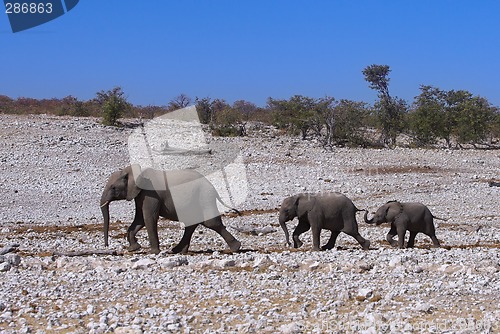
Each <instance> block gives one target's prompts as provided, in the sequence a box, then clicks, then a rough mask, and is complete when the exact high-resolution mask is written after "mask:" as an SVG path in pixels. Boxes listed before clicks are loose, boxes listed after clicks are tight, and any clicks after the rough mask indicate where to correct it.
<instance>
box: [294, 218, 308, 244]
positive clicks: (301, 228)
mask: <svg viewBox="0 0 500 334" xmlns="http://www.w3.org/2000/svg"><path fill="white" fill-rule="evenodd" d="M310 227H311V225H309V222H308V220H307V219H304V218H302V219H299V224H298V225H297V227H296V228H295V230H294V231H293V234H292V238H293V248H299V247H300V246H302V245H303V242H302V241H301V240H300V239H299V236H300V235H301V234H302V233H304V232H307V231H309V228H310Z"/></svg>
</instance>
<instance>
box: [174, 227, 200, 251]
mask: <svg viewBox="0 0 500 334" xmlns="http://www.w3.org/2000/svg"><path fill="white" fill-rule="evenodd" d="M198 225H199V224H195V225H189V226H186V228H185V229H184V234H183V235H182V238H181V241H179V243H178V244H177V246H175V247H174V248H172V253H175V254H177V253H181V254H186V253H187V252H188V249H189V245H190V244H191V237H192V236H193V233H194V230H196V228H197V227H198Z"/></svg>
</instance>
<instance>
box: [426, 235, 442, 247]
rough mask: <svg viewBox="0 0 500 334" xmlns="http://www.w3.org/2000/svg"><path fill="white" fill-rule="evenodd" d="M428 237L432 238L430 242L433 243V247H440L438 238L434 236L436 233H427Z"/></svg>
mask: <svg viewBox="0 0 500 334" xmlns="http://www.w3.org/2000/svg"><path fill="white" fill-rule="evenodd" d="M429 237H430V238H431V240H432V243H433V244H434V245H433V247H436V248H438V247H441V244H440V243H439V240H438V238H436V235H435V234H429Z"/></svg>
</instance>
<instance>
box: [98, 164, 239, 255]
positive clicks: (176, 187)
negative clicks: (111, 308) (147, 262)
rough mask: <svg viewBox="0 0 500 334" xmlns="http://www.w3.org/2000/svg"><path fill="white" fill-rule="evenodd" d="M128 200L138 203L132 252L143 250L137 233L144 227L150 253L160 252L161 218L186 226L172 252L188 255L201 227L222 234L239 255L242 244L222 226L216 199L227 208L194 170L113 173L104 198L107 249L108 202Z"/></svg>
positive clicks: (137, 168) (135, 167)
mask: <svg viewBox="0 0 500 334" xmlns="http://www.w3.org/2000/svg"><path fill="white" fill-rule="evenodd" d="M125 199H126V200H127V201H131V200H132V199H134V200H135V217H134V221H133V222H132V224H131V225H130V227H129V228H128V230H127V240H128V242H129V247H128V250H129V251H134V250H137V249H139V248H140V247H141V246H140V245H139V243H138V242H137V238H136V234H137V232H139V230H140V229H142V228H143V227H144V226H145V227H146V230H147V232H148V238H149V243H150V246H151V248H150V252H151V253H154V254H158V253H159V252H160V245H159V240H158V219H159V216H162V217H165V218H167V219H170V220H173V221H181V222H183V223H184V224H185V229H184V234H183V236H182V238H181V240H180V242H179V243H178V244H177V245H176V246H175V247H173V249H172V252H173V253H187V251H188V249H189V245H190V242H191V237H192V235H193V233H194V231H195V229H196V227H197V226H198V225H200V224H202V225H204V226H206V227H208V228H210V229H212V230H214V231H216V232H217V233H218V234H220V235H221V236H222V238H224V240H225V241H226V243H227V244H228V245H229V248H230V249H231V251H233V252H236V251H238V250H239V249H240V247H241V243H240V242H239V241H238V240H236V239H235V238H234V237H233V235H231V234H230V233H229V232H228V231H227V229H226V227H225V226H224V225H223V223H222V219H221V215H220V212H219V210H218V208H217V200H218V201H219V202H221V203H222V204H223V205H225V206H227V205H226V204H225V203H224V202H223V201H222V200H221V198H220V196H219V194H218V193H217V190H216V189H215V188H214V186H213V185H212V184H211V183H210V181H208V180H207V179H206V178H205V177H204V176H203V175H202V174H200V173H198V172H197V171H195V170H191V169H185V170H173V171H160V170H154V169H150V168H147V169H144V170H141V168H140V166H138V165H133V166H128V167H125V168H124V169H122V170H120V171H117V172H115V173H113V174H112V175H111V176H110V177H109V179H108V182H107V184H106V186H105V188H104V190H103V193H102V196H101V211H102V215H103V218H104V245H105V246H108V232H109V203H111V202H112V201H116V200H125ZM227 207H228V208H230V209H232V210H235V211H236V212H238V211H237V210H236V209H233V208H231V207H229V206H227Z"/></svg>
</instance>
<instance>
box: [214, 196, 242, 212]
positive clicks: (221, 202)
mask: <svg viewBox="0 0 500 334" xmlns="http://www.w3.org/2000/svg"><path fill="white" fill-rule="evenodd" d="M216 198H217V200H218V201H219V202H220V204H222V205H224V206H225V207H226V208H228V209H230V210H232V211H234V212H235V213H236V214H237V215H238V216H241V212H240V211H239V210H238V209H235V208H233V207H231V206H229V205H227V204H226V203H224V201H223V200H222V198H220V196H219V194H216Z"/></svg>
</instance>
